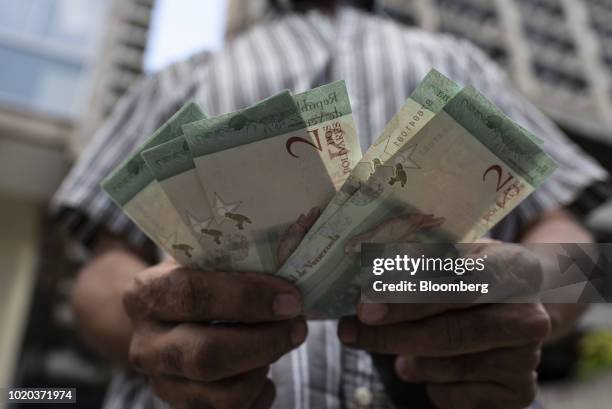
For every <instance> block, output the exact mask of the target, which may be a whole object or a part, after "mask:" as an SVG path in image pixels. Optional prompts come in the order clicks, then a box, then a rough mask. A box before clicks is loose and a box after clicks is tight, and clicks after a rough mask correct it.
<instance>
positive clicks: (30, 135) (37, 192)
mask: <svg viewBox="0 0 612 409" xmlns="http://www.w3.org/2000/svg"><path fill="white" fill-rule="evenodd" d="M153 2H154V0H87V1H84V0H18V1H15V0H0V61H2V67H1V68H0V226H2V229H0V328H1V330H0V385H4V386H6V385H9V384H10V383H9V381H8V379H10V375H11V374H12V373H13V371H14V369H15V362H16V358H17V356H18V353H17V351H18V348H19V346H20V341H19V340H20V336H21V334H22V331H23V325H24V322H25V321H26V319H25V318H26V317H27V315H26V314H27V311H28V306H29V300H30V294H31V291H32V287H33V286H34V284H35V283H36V280H35V279H34V278H35V274H36V273H35V272H36V270H37V269H40V268H41V249H42V250H43V251H42V254H43V256H44V254H45V250H46V251H47V252H48V251H49V246H51V247H52V246H53V245H55V243H53V240H54V238H55V237H54V236H53V235H49V234H47V232H46V231H45V229H46V227H45V222H44V220H45V219H44V212H45V207H46V203H47V201H48V199H49V198H50V196H51V194H52V193H53V192H54V191H55V190H56V188H57V187H58V185H59V183H60V182H61V179H62V178H63V177H64V175H65V173H66V171H67V170H68V168H69V165H70V163H71V162H72V160H73V159H74V157H75V156H76V154H77V153H78V152H80V151H81V150H82V148H83V147H84V146H85V144H86V143H87V142H88V141H89V139H90V137H91V135H92V133H93V132H92V131H93V129H95V128H96V127H98V125H99V124H100V122H101V121H102V120H103V118H104V117H105V116H106V115H107V114H108V112H109V110H110V108H111V107H112V106H113V105H114V103H115V102H116V101H117V99H118V98H119V96H121V94H123V93H124V92H125V90H126V89H127V88H128V87H129V86H130V84H132V83H133V82H134V81H135V80H136V79H137V78H138V77H139V76H140V74H141V72H142V60H143V52H144V48H145V44H146V41H147V32H148V28H149V15H150V12H151V8H152V6H153ZM56 250H57V249H56ZM57 253H59V251H58V252H57ZM42 262H43V265H44V263H45V262H46V261H45V260H42ZM49 267H50V265H49V264H46V265H44V268H49ZM48 273H49V275H48V276H45V277H44V279H45V280H48V279H50V278H52V277H53V272H52V271H49V272H48ZM45 313H46V314H43V315H42V316H43V317H44V316H48V314H49V313H50V312H49V311H46V312H45ZM39 324H40V323H39ZM38 365H39V366H40V363H38ZM0 406H1V404H0Z"/></svg>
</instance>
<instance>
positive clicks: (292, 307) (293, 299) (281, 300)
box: [274, 294, 302, 318]
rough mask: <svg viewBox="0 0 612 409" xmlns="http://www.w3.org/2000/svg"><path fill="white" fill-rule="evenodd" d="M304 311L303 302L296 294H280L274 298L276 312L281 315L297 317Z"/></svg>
mask: <svg viewBox="0 0 612 409" xmlns="http://www.w3.org/2000/svg"><path fill="white" fill-rule="evenodd" d="M301 312H302V303H301V302H300V300H299V299H298V297H297V296H296V295H295V294H280V295H277V296H276V297H275V298H274V314H275V315H277V316H279V317H287V318H290V317H295V316H297V315H299V314H300V313H301Z"/></svg>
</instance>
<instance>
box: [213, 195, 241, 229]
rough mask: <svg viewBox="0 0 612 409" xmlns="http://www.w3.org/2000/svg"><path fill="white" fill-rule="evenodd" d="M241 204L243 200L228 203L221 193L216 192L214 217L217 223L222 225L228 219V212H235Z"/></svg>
mask: <svg viewBox="0 0 612 409" xmlns="http://www.w3.org/2000/svg"><path fill="white" fill-rule="evenodd" d="M241 204H242V202H241V201H238V202H233V203H226V202H225V201H223V199H222V198H221V196H219V194H218V193H217V192H215V206H214V208H213V213H214V216H213V219H214V220H215V223H216V224H217V225H221V224H222V223H223V222H224V221H227V219H226V218H225V215H226V214H228V213H235V212H236V209H238V207H240V205H241Z"/></svg>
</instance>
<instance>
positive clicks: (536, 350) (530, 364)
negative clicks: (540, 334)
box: [525, 346, 542, 370]
mask: <svg viewBox="0 0 612 409" xmlns="http://www.w3.org/2000/svg"><path fill="white" fill-rule="evenodd" d="M541 355H542V352H541V349H540V347H539V346H534V347H532V348H529V349H528V350H527V353H526V363H525V364H526V367H527V368H529V369H531V370H534V369H536V368H537V367H538V366H539V365H540V359H541Z"/></svg>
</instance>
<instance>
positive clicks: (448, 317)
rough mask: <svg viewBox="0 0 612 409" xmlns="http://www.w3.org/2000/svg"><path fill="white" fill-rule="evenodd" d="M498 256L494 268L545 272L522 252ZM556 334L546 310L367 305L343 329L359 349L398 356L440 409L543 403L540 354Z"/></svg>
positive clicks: (516, 408) (512, 249)
mask: <svg viewBox="0 0 612 409" xmlns="http://www.w3.org/2000/svg"><path fill="white" fill-rule="evenodd" d="M483 249H484V247H483ZM496 249H497V251H496V252H489V253H488V254H489V259H488V262H487V264H488V265H495V266H497V267H499V266H500V265H504V263H506V264H505V265H507V263H508V262H512V263H513V268H512V270H513V271H519V272H521V271H522V273H524V274H523V275H529V274H528V273H529V270H530V269H531V270H533V269H538V264H537V263H534V262H533V255H531V254H528V253H526V254H523V255H521V254H519V253H520V252H521V248H520V247H518V246H512V245H509V246H507V247H499V246H498V247H496ZM504 249H506V251H505V252H504V251H503V250H504ZM500 250H501V251H500ZM522 251H524V252H526V250H522ZM504 253H507V254H504ZM493 257H495V258H496V259H498V260H495V259H493ZM508 258H511V259H512V260H508ZM496 261H499V262H496ZM517 264H521V266H518V265H517ZM523 270H524V271H523ZM497 273H499V272H497ZM532 273H533V275H534V276H537V274H538V273H539V270H538V271H532ZM550 330H551V319H550V316H549V314H548V312H547V311H546V309H545V308H544V306H543V305H542V304H539V303H533V304H486V305H485V304H372V303H363V304H360V305H359V306H358V317H356V318H346V319H343V320H342V321H341V322H340V326H339V329H338V334H339V337H340V339H341V340H342V341H343V342H344V343H346V344H347V345H349V346H351V347H355V348H361V349H365V350H367V351H370V352H376V353H382V354H393V355H397V356H398V357H397V359H396V365H395V366H396V372H397V374H398V376H399V377H400V378H401V379H403V380H405V381H406V382H412V383H426V384H427V392H428V394H429V396H430V398H431V400H432V401H433V403H434V404H435V405H436V406H437V407H439V408H440V409H481V408H487V409H522V408H525V407H526V406H528V405H529V404H530V403H531V402H532V401H533V400H534V398H535V394H536V389H537V375H536V372H535V371H536V368H537V366H538V364H539V357H540V348H541V345H542V343H543V342H544V341H545V339H546V338H547V337H548V336H549V333H550Z"/></svg>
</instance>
